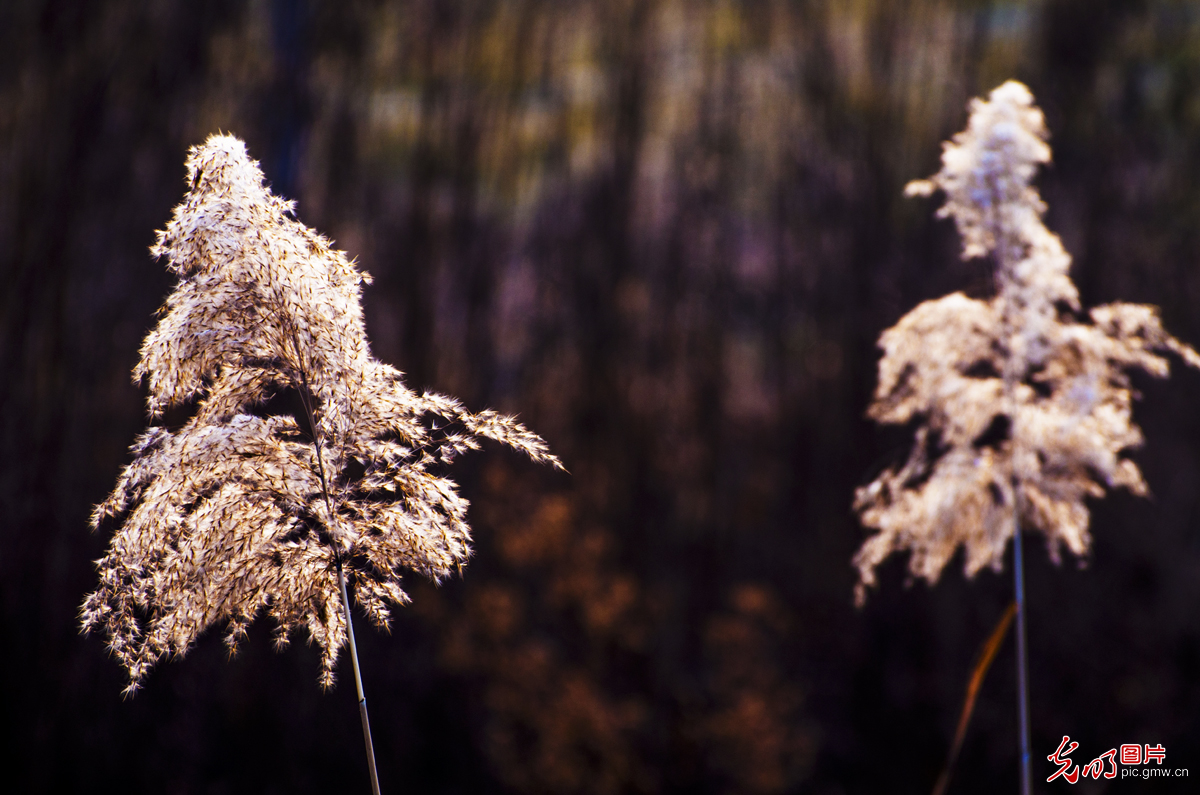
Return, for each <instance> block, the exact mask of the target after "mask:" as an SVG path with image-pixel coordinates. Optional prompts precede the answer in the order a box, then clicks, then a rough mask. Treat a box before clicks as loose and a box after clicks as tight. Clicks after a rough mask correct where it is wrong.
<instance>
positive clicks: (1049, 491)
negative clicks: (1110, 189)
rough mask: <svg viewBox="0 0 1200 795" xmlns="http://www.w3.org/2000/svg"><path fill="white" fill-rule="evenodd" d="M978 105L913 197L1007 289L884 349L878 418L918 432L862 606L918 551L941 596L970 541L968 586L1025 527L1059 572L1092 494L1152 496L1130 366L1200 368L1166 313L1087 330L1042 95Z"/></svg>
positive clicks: (946, 301)
mask: <svg viewBox="0 0 1200 795" xmlns="http://www.w3.org/2000/svg"><path fill="white" fill-rule="evenodd" d="M970 110H971V118H970V123H969V125H968V127H967V129H966V130H965V131H964V132H961V133H959V134H957V135H955V136H954V139H953V141H951V142H947V143H946V144H945V149H944V151H943V153H942V169H941V171H939V172H938V173H937V174H936V175H935V176H934V177H932V178H931V179H929V180H922V181H919V182H913V183H910V184H909V186H908V188H907V190H906V193H907V194H908V195H910V196H912V195H921V196H927V195H930V194H931V193H932V192H933V191H934V190H935V189H940V190H941V191H942V192H943V193H944V194H945V196H946V201H945V204H944V205H943V206H942V208H941V209H940V210H939V211H938V215H939V217H947V216H948V217H952V218H953V219H954V221H955V223H956V224H957V226H958V231H959V234H960V235H961V236H962V239H963V258H964V259H969V258H972V257H985V256H989V255H990V256H991V257H992V258H993V261H994V265H995V294H994V296H993V297H992V298H991V299H990V300H986V301H983V300H978V299H973V298H968V297H967V296H965V295H963V294H962V293H954V294H952V295H948V296H945V297H944V298H939V299H936V300H933V301H926V302H925V303H922V304H920V305H918V306H917V307H916V308H915V309H913V310H912V311H911V312H909V313H908V314H907V315H905V316H904V317H903V318H901V319H900V322H899V323H897V324H896V325H895V326H893V327H892V328H890V329H888V330H887V331H885V332H884V333H883V335H882V336H881V337H880V339H879V346H880V347H881V348H882V349H883V358H882V360H881V361H880V362H879V384H878V387H877V389H876V391H875V400H874V402H873V403H872V404H871V407H870V409H869V411H868V414H869V416H870V417H871V418H872V419H874V420H876V421H877V422H881V423H888V424H896V425H903V424H906V423H909V422H912V421H913V420H917V423H918V424H917V430H916V439H915V443H914V444H913V447H912V451H911V453H910V454H909V456H908V460H907V461H905V462H904V464H903V466H900V467H898V468H892V469H888V470H886V471H885V472H883V473H882V474H881V475H880V476H879V477H878V478H877V479H876V480H875V481H874V482H872V483H871V484H869V485H867V486H864V487H862V488H860V489H859V490H858V492H857V494H856V496H855V502H854V506H855V509H856V510H857V511H858V512H859V514H860V516H861V518H862V522H863V524H865V525H866V526H868V527H872V528H875V529H877V530H878V532H877V533H876V534H875V535H874V536H872V537H871V538H869V539H868V540H867V541H866V543H865V544H863V546H862V549H860V550H859V552H858V554H857V555H856V556H855V558H854V564H855V566H857V567H858V570H859V574H860V577H861V579H860V582H859V585H858V590H857V599H858V601H859V602H861V601H862V600H863V598H864V597H865V588H866V587H868V586H871V585H874V584H875V568H876V567H877V566H878V565H879V564H880V562H882V561H883V560H884V558H886V557H887V556H888V555H890V554H891V553H892V552H897V551H901V550H909V551H910V552H911V553H912V554H911V557H910V559H909V570H910V571H911V572H912V574H913V575H915V576H917V577H921V578H924V579H925V580H927V581H928V582H930V583H933V582H935V581H936V580H937V578H938V576H939V575H940V573H941V571H942V568H943V567H944V566H945V565H946V563H947V562H948V561H949V560H950V558H951V557H952V556H953V554H954V551H955V550H956V549H957V548H958V546H959V545H962V546H963V547H965V549H966V559H965V569H966V574H967V576H968V577H970V576H973V575H974V574H975V573H976V572H978V571H979V570H980V569H981V568H982V567H984V566H991V567H992V568H995V569H999V568H1000V567H1001V561H1002V556H1003V553H1004V549H1005V546H1006V545H1007V543H1008V541H1009V540H1010V539H1011V538H1012V537H1013V531H1014V526H1015V525H1014V520H1019V521H1020V522H1021V523H1022V526H1023V527H1026V528H1029V529H1036V530H1038V531H1039V532H1041V533H1042V534H1044V535H1045V537H1046V539H1047V542H1048V544H1049V549H1050V554H1051V555H1052V556H1053V557H1054V559H1055V560H1057V559H1058V557H1059V550H1060V548H1061V547H1062V546H1063V545H1065V546H1066V547H1067V548H1068V549H1070V550H1071V552H1073V553H1074V554H1076V555H1083V554H1085V553H1086V552H1087V550H1088V546H1089V543H1090V538H1089V535H1088V508H1087V505H1086V503H1085V501H1084V500H1085V498H1086V497H1100V496H1103V495H1104V493H1105V489H1106V488H1113V487H1118V486H1121V487H1125V488H1127V489H1129V490H1130V491H1132V492H1133V493H1135V494H1145V493H1146V484H1145V483H1144V482H1143V480H1142V475H1141V472H1140V471H1139V470H1138V467H1137V465H1136V464H1135V463H1134V462H1133V461H1131V460H1129V459H1128V458H1127V457H1125V453H1126V452H1127V451H1128V450H1130V449H1131V448H1134V447H1136V446H1138V445H1139V444H1141V442H1142V436H1141V432H1140V431H1139V429H1138V428H1137V426H1136V425H1134V424H1133V423H1132V421H1131V416H1130V415H1131V403H1132V393H1131V390H1130V384H1129V376H1128V375H1127V373H1126V371H1127V370H1129V369H1130V368H1134V367H1137V368H1141V369H1143V370H1145V371H1146V372H1148V373H1150V374H1151V375H1154V376H1157V377H1160V378H1161V377H1165V376H1167V375H1168V363H1167V360H1166V359H1165V358H1163V356H1161V355H1159V354H1160V353H1162V352H1168V351H1169V352H1172V353H1175V354H1177V355H1179V356H1180V357H1181V358H1182V359H1183V360H1184V361H1185V362H1187V363H1188V364H1190V365H1192V366H1200V356H1197V354H1196V352H1195V351H1194V350H1192V348H1190V347H1189V346H1187V345H1185V344H1183V343H1181V342H1179V341H1178V340H1176V339H1175V338H1174V337H1172V336H1171V335H1169V334H1167V333H1166V332H1165V331H1164V330H1163V328H1162V324H1161V322H1160V320H1159V317H1158V310H1157V309H1156V308H1155V307H1153V306H1144V305H1138V304H1126V303H1113V304H1106V305H1104V306H1099V307H1096V308H1094V309H1092V310H1091V311H1090V312H1088V318H1087V320H1081V319H1080V311H1081V310H1080V304H1079V294H1078V291H1077V290H1076V289H1075V285H1074V284H1072V283H1071V280H1070V278H1069V277H1068V275H1067V271H1068V268H1069V267H1070V264H1071V257H1070V255H1068V254H1067V253H1066V251H1064V250H1063V247H1062V243H1061V242H1060V241H1059V239H1058V236H1057V235H1054V234H1053V233H1051V232H1050V231H1049V230H1048V229H1046V227H1045V226H1044V225H1043V224H1042V214H1043V213H1044V211H1045V209H1046V208H1045V204H1044V203H1043V202H1042V200H1041V198H1040V197H1039V195H1038V192H1037V189H1036V188H1034V187H1032V186H1031V185H1030V184H1029V183H1030V180H1031V179H1032V178H1033V176H1034V173H1035V171H1036V169H1037V166H1038V165H1039V164H1041V163H1047V162H1049V160H1050V147H1049V146H1047V144H1046V142H1045V139H1046V136H1047V133H1046V127H1045V123H1044V121H1043V118H1042V113H1041V111H1040V110H1038V109H1037V107H1036V106H1034V105H1033V96H1032V95H1031V94H1030V93H1029V89H1027V88H1026V87H1025V86H1024V85H1022V84H1020V83H1016V82H1011V81H1010V82H1008V83H1005V84H1004V85H1002V86H1000V87H999V88H997V89H995V90H994V91H993V92H992V93H991V96H990V98H989V100H988V101H986V102H985V101H982V100H978V99H976V100H973V101H972V103H971V106H970Z"/></svg>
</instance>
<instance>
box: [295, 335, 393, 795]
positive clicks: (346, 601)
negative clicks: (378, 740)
mask: <svg viewBox="0 0 1200 795" xmlns="http://www.w3.org/2000/svg"><path fill="white" fill-rule="evenodd" d="M291 337H292V344H293V345H294V346H295V348H296V364H297V369H298V370H299V371H300V386H301V390H300V402H301V403H302V404H303V405H304V413H305V414H306V415H308V427H309V429H310V430H311V431H312V435H313V444H314V445H315V446H316V451H317V473H318V474H319V475H320V478H321V494H322V495H323V496H324V498H325V510H326V511H327V512H328V514H329V520H330V521H331V522H332V521H334V520H335V519H336V517H335V515H334V512H333V503H332V502H331V501H330V499H329V481H328V480H327V479H326V478H325V464H324V461H323V459H324V454H323V452H322V449H321V447H322V445H321V433H320V431H319V430H318V429H317V421H316V417H315V415H314V413H313V403H312V390H311V389H309V386H308V373H307V371H306V368H305V367H304V354H303V351H302V350H301V348H300V338H299V336H298V335H297V334H296V330H295V329H294V328H293V329H291ZM331 542H332V544H333V560H334V563H335V564H336V566H337V575H338V586H339V587H340V588H341V590H342V609H343V610H344V611H345V613H346V633H347V635H349V637H350V659H351V660H352V661H353V663H354V686H355V688H357V690H358V715H359V717H360V718H362V727H363V742H364V743H365V744H366V746H367V770H368V771H369V772H370V774H371V793H372V795H380V793H379V773H378V772H376V770H375V743H374V742H372V741H371V721H370V719H369V718H368V717H367V697H366V696H365V695H363V685H362V673H361V672H360V671H359V668H358V646H357V645H356V644H355V642H354V619H353V618H352V616H351V614H350V596H349V595H348V594H347V593H346V575H345V573H344V572H343V571H342V553H341V550H339V549H338V547H337V539H336V538H332V539H331Z"/></svg>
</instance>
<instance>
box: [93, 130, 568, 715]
mask: <svg viewBox="0 0 1200 795" xmlns="http://www.w3.org/2000/svg"><path fill="white" fill-rule="evenodd" d="M187 172H188V181H189V185H190V190H189V191H188V194H187V196H186V197H185V199H184V201H183V203H182V204H180V205H179V206H178V207H177V208H175V213H174V217H173V218H172V220H171V222H170V223H169V224H168V226H167V228H166V229H165V230H163V231H161V232H160V233H159V235H158V242H157V244H156V245H155V246H154V247H153V248H152V249H151V252H152V253H153V254H154V255H155V256H157V257H160V258H163V257H165V258H166V260H167V267H168V268H169V269H170V270H171V271H172V272H173V273H175V274H176V275H178V277H179V283H178V285H177V286H176V288H175V290H174V291H173V292H172V293H171V294H170V296H169V297H168V298H167V301H166V304H165V306H164V307H163V309H162V310H161V320H160V321H159V323H158V325H157V326H156V327H155V328H154V329H153V330H152V331H151V332H150V334H149V335H148V336H147V337H146V340H145V343H144V344H143V346H142V350H141V361H140V362H139V363H138V365H137V368H136V369H135V370H134V376H135V380H140V381H143V382H146V383H147V384H148V386H149V398H148V408H149V412H150V416H151V417H152V418H159V417H161V415H162V412H163V411H164V409H167V408H168V407H171V406H174V405H178V404H181V403H185V402H188V401H194V402H195V413H194V415H193V416H192V417H191V419H189V420H188V421H187V422H186V423H185V424H184V425H183V427H181V428H180V429H179V430H177V431H170V430H168V429H167V428H164V427H161V426H160V427H151V428H150V429H149V430H148V431H147V432H146V433H144V434H143V435H142V436H140V437H139V438H138V440H137V441H136V443H135V444H134V445H133V447H132V448H131V450H132V453H133V462H132V463H131V464H130V465H129V466H128V467H126V469H125V470H124V472H123V473H122V474H121V476H120V478H119V480H118V481H117V485H116V488H115V489H114V490H113V493H112V495H111V496H109V498H108V499H107V500H105V501H104V502H103V503H102V504H101V505H99V506H98V507H97V508H96V510H95V513H94V514H93V516H92V527H93V528H98V527H100V526H101V524H102V523H104V524H109V523H115V524H116V532H115V535H114V536H113V538H112V542H111V545H110V547H109V549H108V553H107V554H106V555H105V556H104V557H103V558H102V559H101V560H99V561H98V567H99V570H100V585H99V587H98V588H97V590H96V591H95V592H93V593H92V594H90V595H89V596H88V597H87V599H86V600H85V602H84V604H83V608H82V611H81V618H82V625H83V629H84V630H85V631H90V630H104V631H105V632H106V633H107V634H108V637H109V647H110V649H111V650H112V652H113V654H114V655H115V656H116V657H117V659H118V660H119V661H120V662H121V664H122V665H124V666H125V668H126V669H127V670H128V673H129V678H130V684H129V687H128V690H127V692H133V691H134V690H136V689H137V688H138V686H139V684H140V683H141V682H142V680H143V679H144V678H145V676H146V674H147V672H148V671H149V670H150V668H151V667H152V666H153V665H154V664H155V662H157V661H158V660H159V659H160V658H162V657H163V656H164V655H168V654H177V655H182V654H184V653H185V652H186V651H187V650H188V648H189V647H190V646H191V644H192V643H193V642H194V641H195V640H196V638H197V636H198V635H199V634H200V633H201V632H203V631H204V630H205V629H207V628H208V627H210V626H212V625H213V624H216V623H218V622H221V621H227V627H226V641H227V643H229V645H230V647H231V648H233V647H235V646H236V643H237V641H238V639H239V637H241V636H242V635H244V633H245V630H246V627H247V626H248V625H249V624H250V622H251V621H253V620H254V618H255V617H256V616H257V615H258V614H259V613H261V612H263V611H265V612H266V613H267V614H268V615H270V616H272V617H273V618H274V619H275V621H276V622H277V627H276V630H275V636H276V639H277V643H278V645H280V646H283V645H285V644H286V643H287V641H288V634H289V633H290V632H291V631H292V630H296V629H301V628H303V629H307V631H308V634H309V636H310V637H311V639H312V640H313V641H315V642H316V643H317V644H318V645H319V646H320V648H321V651H322V657H321V675H320V681H321V684H322V685H323V686H326V687H327V686H329V685H331V684H332V683H333V679H334V663H335V662H336V659H337V655H338V650H339V649H340V648H341V646H342V645H343V643H345V642H346V639H347V617H348V615H349V613H348V605H346V606H345V607H346V609H345V610H343V604H342V597H341V594H340V589H339V569H340V570H344V572H345V575H346V578H347V579H348V580H349V581H350V583H351V587H350V591H351V592H352V593H353V595H354V597H355V600H356V601H357V602H358V604H359V605H360V606H361V607H362V608H363V609H364V610H365V611H366V613H367V615H368V616H369V617H370V618H371V619H372V621H373V622H374V623H375V624H376V625H379V626H384V627H386V626H387V623H388V620H389V608H388V605H389V603H390V604H404V603H405V602H407V601H408V597H407V596H406V594H405V592H404V590H403V589H402V588H401V582H400V577H401V572H402V571H403V570H405V569H411V570H413V571H417V572H420V573H422V574H424V575H427V576H430V577H434V578H440V577H443V576H445V575H446V574H448V573H449V572H450V571H451V570H454V569H456V568H459V567H461V566H462V564H463V563H464V562H465V561H466V560H467V558H468V556H469V555H470V553H471V548H470V540H471V537H470V530H469V528H468V526H467V522H466V509H467V502H466V500H464V499H463V498H462V497H460V496H459V495H458V492H457V489H456V485H455V483H454V482H453V481H452V480H450V479H449V478H448V477H445V476H444V475H442V474H440V470H441V469H442V467H443V465H444V464H448V463H449V462H450V461H451V460H452V459H453V458H454V456H455V455H457V454H458V453H461V452H464V451H466V450H474V449H477V448H478V440H479V439H480V438H489V439H494V440H496V441H499V442H502V443H504V444H506V445H509V446H510V447H513V448H515V449H517V450H520V451H522V452H523V453H525V454H527V455H528V456H529V457H530V458H532V459H534V460H535V461H541V462H549V463H551V464H553V465H555V466H559V467H560V466H561V465H560V464H559V462H558V459H557V458H555V457H554V456H552V455H550V453H549V452H548V451H547V449H546V446H545V444H544V442H543V441H542V440H541V439H540V438H539V437H538V436H536V435H535V434H533V433H531V432H529V431H528V430H526V429H525V428H524V427H522V426H521V425H520V424H519V423H517V422H516V421H515V420H514V419H513V418H511V417H506V416H501V415H499V414H496V413H495V412H491V411H484V412H481V413H471V412H469V411H467V410H466V409H464V408H463V406H462V405H460V404H459V403H458V402H457V401H455V400H454V399H452V398H448V397H444V396H441V395H435V394H424V395H418V394H416V393H414V392H412V391H411V390H409V389H408V388H407V387H406V386H405V385H404V383H403V381H402V380H401V373H400V372H399V371H397V370H396V369H394V368H392V367H390V366H388V365H386V364H383V363H381V362H379V361H377V360H376V359H374V358H373V357H372V356H371V353H370V350H369V346H368V344H367V338H366V333H365V329H364V325H363V315H362V307H361V303H360V299H361V288H360V284H361V283H362V282H364V281H368V282H369V277H367V275H366V274H365V273H361V272H360V271H359V270H358V269H357V268H356V267H355V266H354V264H353V263H351V262H350V261H348V260H347V259H346V257H345V255H344V254H343V253H342V252H340V251H336V250H334V249H333V248H332V247H331V243H330V241H328V240H326V239H325V238H323V237H321V236H320V235H318V234H317V233H315V232H314V231H313V230H311V229H308V228H307V227H305V226H304V225H302V224H300V223H299V222H297V221H296V220H294V219H293V218H292V217H290V214H291V213H292V210H293V206H294V205H293V204H292V203H291V202H288V201H285V200H283V199H281V198H278V197H276V196H274V195H272V194H271V192H270V191H269V190H268V189H267V188H265V187H264V185H263V175H262V172H261V171H260V170H259V168H258V164H257V163H255V162H254V161H252V160H251V159H250V158H249V156H248V155H247V153H246V148H245V145H244V144H243V143H242V142H241V141H240V140H238V139H236V138H234V137H232V136H219V135H214V136H212V137H210V138H209V139H208V141H206V142H205V143H204V145H203V146H199V147H195V148H193V149H192V150H191V152H190V155H189V158H188V161H187ZM287 395H293V396H294V397H295V398H296V399H298V401H299V404H300V405H301V406H302V407H303V409H302V410H297V411H296V412H295V414H296V416H292V415H291V414H289V413H280V414H272V413H270V412H269V411H264V410H263V407H264V406H265V404H267V403H268V401H270V400H271V399H272V398H273V397H279V398H282V397H284V396H287ZM256 409H257V410H258V411H257V413H256Z"/></svg>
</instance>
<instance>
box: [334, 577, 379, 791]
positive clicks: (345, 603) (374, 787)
mask: <svg viewBox="0 0 1200 795" xmlns="http://www.w3.org/2000/svg"><path fill="white" fill-rule="evenodd" d="M337 573H338V585H340V586H341V588H342V607H344V608H345V609H346V631H347V632H348V633H349V635H350V659H351V660H353V661H354V686H355V687H356V688H357V689H358V714H359V717H361V718H362V727H363V742H365V743H366V744H367V767H368V768H369V769H370V771H371V792H372V793H373V795H379V774H378V773H377V772H376V771H375V744H374V743H372V742H371V721H370V719H368V718H367V697H366V696H365V695H363V686H362V674H361V673H359V670H358V647H357V646H356V645H355V643H354V623H353V621H351V619H350V597H349V596H347V595H346V575H345V574H343V573H342V564H341V563H340V562H339V563H338V567H337Z"/></svg>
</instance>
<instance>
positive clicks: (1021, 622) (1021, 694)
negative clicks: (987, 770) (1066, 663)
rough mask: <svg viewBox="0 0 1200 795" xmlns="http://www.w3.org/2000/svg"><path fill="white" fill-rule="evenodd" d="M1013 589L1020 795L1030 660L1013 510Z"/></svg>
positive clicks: (1024, 779)
mask: <svg viewBox="0 0 1200 795" xmlns="http://www.w3.org/2000/svg"><path fill="white" fill-rule="evenodd" d="M1013 590H1014V591H1015V592H1016V593H1015V594H1014V597H1013V598H1014V599H1016V602H1017V715H1018V719H1019V724H1020V732H1021V795H1030V793H1031V792H1032V787H1031V781H1032V779H1031V777H1030V772H1029V663H1028V662H1027V659H1028V655H1027V654H1026V650H1025V564H1024V560H1023V555H1022V553H1021V524H1020V521H1019V520H1018V519H1017V518H1016V511H1014V512H1013Z"/></svg>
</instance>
